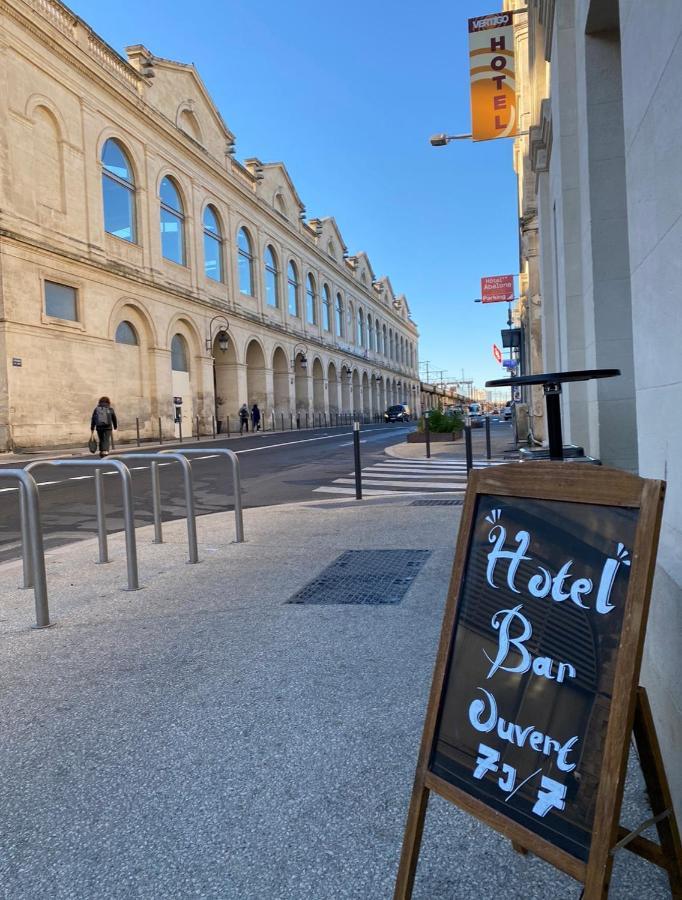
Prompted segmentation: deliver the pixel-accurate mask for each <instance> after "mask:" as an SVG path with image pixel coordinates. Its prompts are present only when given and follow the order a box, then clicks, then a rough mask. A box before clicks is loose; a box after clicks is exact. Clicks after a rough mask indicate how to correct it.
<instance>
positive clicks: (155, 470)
mask: <svg viewBox="0 0 682 900" xmlns="http://www.w3.org/2000/svg"><path fill="white" fill-rule="evenodd" d="M186 452H191V451H186ZM200 452H201V453H204V452H205V451H204V450H201V451H200ZM121 458H122V459H146V460H148V461H150V462H151V477H152V506H153V509H154V543H155V544H162V543H163V532H162V526H161V490H160V485H159V462H158V461H159V460H162V459H169V458H170V459H173V460H175V461H176V462H179V463H180V465H181V466H182V476H183V481H184V485H185V507H186V509H187V543H188V545H189V562H190V563H192V564H193V563H198V562H199V550H198V548H197V523H196V514H195V512H194V484H193V481H192V466H191V465H190V464H189V463H188V462H187V460H186V459H185V455H184V454H183V453H178V452H177V451H174V450H163V451H160V452H159V453H126V454H125V455H123V454H122V455H121Z"/></svg>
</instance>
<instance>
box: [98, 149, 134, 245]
mask: <svg viewBox="0 0 682 900" xmlns="http://www.w3.org/2000/svg"><path fill="white" fill-rule="evenodd" d="M102 198H103V201H104V230H105V231H107V232H109V234H113V235H115V236H116V237H118V238H121V239H122V240H124V241H130V243H131V244H134V243H135V178H134V176H133V169H132V166H131V165H130V162H129V160H128V157H127V156H126V153H125V151H124V149H123V147H121V145H120V144H119V142H118V141H116V140H114V138H109V140H108V141H107V142H106V144H105V145H104V147H103V149H102Z"/></svg>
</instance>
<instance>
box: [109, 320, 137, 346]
mask: <svg viewBox="0 0 682 900" xmlns="http://www.w3.org/2000/svg"><path fill="white" fill-rule="evenodd" d="M114 340H115V341H116V343H117V344H130V345H131V346H132V347H136V346H137V345H138V344H139V343H140V342H139V341H138V339H137V332H136V331H135V329H134V328H133V326H132V325H131V324H130V322H125V321H124V322H120V323H119V326H118V328H117V329H116V336H115V337H114Z"/></svg>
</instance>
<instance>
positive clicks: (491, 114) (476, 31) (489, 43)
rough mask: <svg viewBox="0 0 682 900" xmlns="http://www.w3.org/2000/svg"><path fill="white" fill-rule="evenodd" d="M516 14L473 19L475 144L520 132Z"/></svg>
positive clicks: (471, 60)
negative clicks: (515, 42) (518, 122)
mask: <svg viewBox="0 0 682 900" xmlns="http://www.w3.org/2000/svg"><path fill="white" fill-rule="evenodd" d="M513 21H514V20H513V12H500V13H491V14H490V15H489V16H478V17H477V18H475V19H469V72H470V78H471V134H472V137H473V139H474V140H475V141H490V140H492V139H494V138H501V137H513V136H514V135H515V134H516V132H517V130H518V129H517V121H516V79H515V60H514V25H513Z"/></svg>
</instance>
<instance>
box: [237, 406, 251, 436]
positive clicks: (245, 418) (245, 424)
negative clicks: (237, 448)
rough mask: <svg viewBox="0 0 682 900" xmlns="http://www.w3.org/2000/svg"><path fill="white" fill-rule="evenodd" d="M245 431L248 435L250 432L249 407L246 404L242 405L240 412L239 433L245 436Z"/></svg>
mask: <svg viewBox="0 0 682 900" xmlns="http://www.w3.org/2000/svg"><path fill="white" fill-rule="evenodd" d="M244 429H246V431H247V433H248V431H249V407H248V406H247V405H246V403H242V405H241V409H240V410H239V433H240V434H244Z"/></svg>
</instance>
